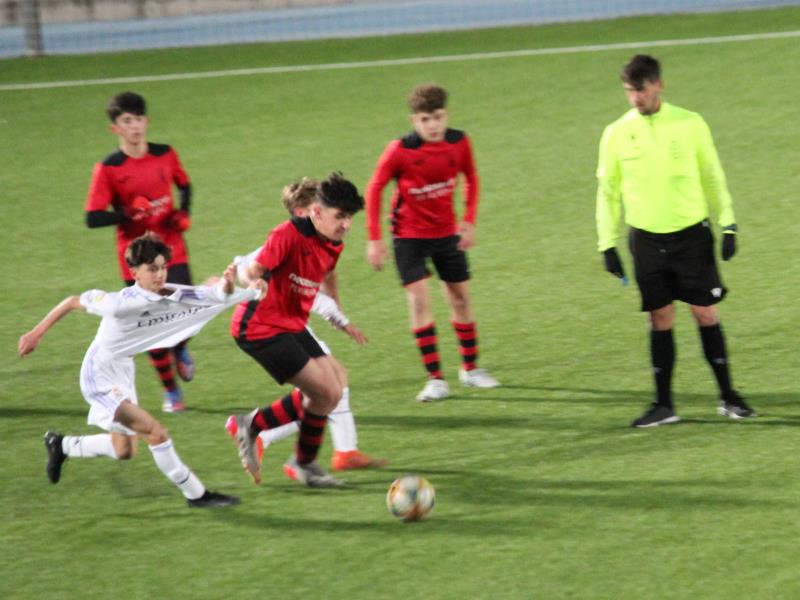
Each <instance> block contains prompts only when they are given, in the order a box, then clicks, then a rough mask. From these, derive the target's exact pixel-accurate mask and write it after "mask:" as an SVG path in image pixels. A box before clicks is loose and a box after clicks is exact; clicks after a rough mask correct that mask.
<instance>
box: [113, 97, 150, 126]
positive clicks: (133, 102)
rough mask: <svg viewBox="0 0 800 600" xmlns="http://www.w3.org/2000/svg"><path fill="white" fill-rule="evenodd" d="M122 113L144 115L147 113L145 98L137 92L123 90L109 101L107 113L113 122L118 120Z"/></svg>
mask: <svg viewBox="0 0 800 600" xmlns="http://www.w3.org/2000/svg"><path fill="white" fill-rule="evenodd" d="M122 113H131V114H132V115H139V116H143V115H146V114H147V104H146V103H145V101H144V98H143V97H142V96H140V95H139V94H137V93H136V92H122V93H121V94H117V95H116V96H114V97H113V98H111V100H110V101H109V102H108V106H107V107H106V114H107V115H108V118H109V119H111V122H112V123H113V122H114V121H116V120H117V117H119V116H120V115H121V114H122Z"/></svg>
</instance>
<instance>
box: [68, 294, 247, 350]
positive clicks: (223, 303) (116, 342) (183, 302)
mask: <svg viewBox="0 0 800 600" xmlns="http://www.w3.org/2000/svg"><path fill="white" fill-rule="evenodd" d="M223 286H224V282H222V281H221V282H220V283H219V284H217V285H215V286H213V287H210V286H204V285H199V286H190V285H178V284H173V283H171V284H167V285H166V286H165V288H166V289H167V290H170V291H171V292H172V293H171V294H170V295H169V296H162V295H160V294H156V293H154V292H149V291H147V290H145V289H143V288H141V287H139V285H138V284H134V285H132V286H131V287H127V288H125V289H123V290H120V291H119V292H112V293H107V292H103V291H101V290H88V291H86V292H84V293H83V294H81V296H80V302H81V304H82V305H83V306H84V307H85V308H86V311H87V312H89V313H92V314H95V315H99V316H101V317H103V320H102V321H101V322H100V327H99V328H98V329H97V335H96V336H95V338H94V341H93V342H92V347H94V348H99V349H100V350H104V351H105V352H107V353H109V354H111V355H114V356H133V355H135V354H139V353H140V352H144V351H145V350H151V349H153V348H171V347H172V346H174V345H175V344H177V343H178V342H182V341H183V340H185V339H187V338H189V337H191V336H193V335H195V334H197V333H198V332H199V331H200V330H201V329H202V328H203V326H204V325H205V324H206V323H208V322H209V321H210V320H211V319H213V318H214V317H215V316H217V315H218V314H219V313H221V312H222V311H223V310H225V309H226V308H228V307H229V306H233V305H234V304H238V303H239V302H242V301H247V300H257V299H258V298H259V296H260V294H261V292H260V290H255V289H242V288H236V289H234V291H233V293H231V294H225V292H224V290H223Z"/></svg>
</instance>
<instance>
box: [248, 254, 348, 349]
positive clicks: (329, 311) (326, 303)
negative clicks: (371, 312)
mask: <svg viewBox="0 0 800 600" xmlns="http://www.w3.org/2000/svg"><path fill="white" fill-rule="evenodd" d="M260 251H261V246H259V247H258V248H256V249H255V250H253V251H252V252H251V253H250V254H248V255H246V256H236V257H234V259H233V262H234V263H235V264H236V273H237V275H238V276H239V277H241V276H242V275H243V274H244V269H246V268H247V267H249V266H250V264H251V263H252V262H253V261H254V260H255V258H256V256H257V255H258V253H259V252H260ZM311 312H315V313H317V314H318V315H319V316H320V317H322V318H323V319H325V320H326V321H328V323H330V324H331V325H333V326H334V327H338V328H340V329H341V328H342V327H346V326H347V325H348V324H349V323H350V319H348V318H347V317H346V316H345V314H344V313H343V312H342V309H341V308H339V305H338V304H336V300H334V299H333V298H331V297H330V296H329V295H328V294H326V293H325V292H322V291H319V292H317V295H316V296H315V297H314V304H312V305H311ZM317 341H319V340H317Z"/></svg>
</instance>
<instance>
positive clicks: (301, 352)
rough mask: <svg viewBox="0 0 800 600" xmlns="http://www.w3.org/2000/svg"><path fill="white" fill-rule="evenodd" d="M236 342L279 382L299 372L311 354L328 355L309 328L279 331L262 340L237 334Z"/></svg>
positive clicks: (312, 356) (313, 355) (315, 355)
mask: <svg viewBox="0 0 800 600" xmlns="http://www.w3.org/2000/svg"><path fill="white" fill-rule="evenodd" d="M236 343H237V344H239V348H241V349H242V350H244V351H245V352H247V353H248V354H249V355H250V356H252V357H253V358H254V359H255V360H256V362H257V363H258V364H260V365H261V366H262V367H264V369H265V370H266V371H267V373H269V374H270V375H272V378H273V379H274V380H275V381H277V382H278V383H280V384H284V383H286V380H287V379H289V378H291V377H293V376H295V375H297V373H299V372H300V369H302V368H303V367H305V366H306V364H307V363H308V361H309V360H311V359H312V358H319V357H320V356H325V352H324V351H323V350H322V348H321V347H320V345H319V344H318V343H317V340H315V339H314V336H313V335H311V334H310V333H309V332H308V330H307V329H304V330H303V331H301V332H300V333H279V334H278V335H275V336H272V337H271V338H266V339H263V340H243V339H239V338H236Z"/></svg>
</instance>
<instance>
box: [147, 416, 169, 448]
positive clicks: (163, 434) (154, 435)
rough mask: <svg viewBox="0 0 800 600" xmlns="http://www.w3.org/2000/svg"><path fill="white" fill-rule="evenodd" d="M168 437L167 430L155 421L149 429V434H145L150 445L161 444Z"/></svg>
mask: <svg viewBox="0 0 800 600" xmlns="http://www.w3.org/2000/svg"><path fill="white" fill-rule="evenodd" d="M168 439H169V432H168V431H167V428H166V427H164V426H163V425H162V424H161V423H159V422H158V421H156V423H155V425H153V427H152V429H151V430H150V435H148V436H147V443H148V444H150V445H151V446H156V445H158V444H163V443H164V442H166V441H167V440H168Z"/></svg>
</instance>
